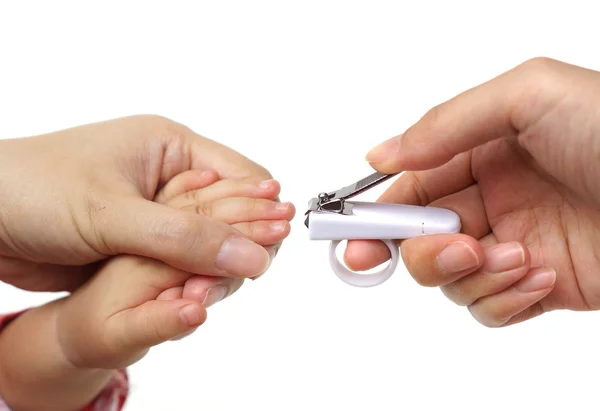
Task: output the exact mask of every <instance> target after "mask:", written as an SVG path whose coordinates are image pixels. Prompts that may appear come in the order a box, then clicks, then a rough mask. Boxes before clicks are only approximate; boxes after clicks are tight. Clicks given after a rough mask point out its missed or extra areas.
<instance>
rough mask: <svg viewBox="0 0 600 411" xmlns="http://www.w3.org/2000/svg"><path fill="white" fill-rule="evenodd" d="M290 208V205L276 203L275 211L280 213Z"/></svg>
mask: <svg viewBox="0 0 600 411" xmlns="http://www.w3.org/2000/svg"><path fill="white" fill-rule="evenodd" d="M289 207H290V203H289V202H288V203H276V204H275V209H276V210H280V211H286V210H287V209H288V208H289Z"/></svg>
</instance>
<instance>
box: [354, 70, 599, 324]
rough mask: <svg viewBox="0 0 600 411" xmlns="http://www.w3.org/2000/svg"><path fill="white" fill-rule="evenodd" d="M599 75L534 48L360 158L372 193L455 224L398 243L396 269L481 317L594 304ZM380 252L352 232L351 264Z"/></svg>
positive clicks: (370, 261) (365, 263) (511, 319)
mask: <svg viewBox="0 0 600 411" xmlns="http://www.w3.org/2000/svg"><path fill="white" fill-rule="evenodd" d="M599 107H600V73H598V72H595V71H591V70H587V69H584V68H580V67H576V66H572V65H568V64H565V63H562V62H558V61H554V60H550V59H543V58H537V59H533V60H530V61H528V62H526V63H524V64H522V65H520V66H518V67H516V68H514V69H513V70H511V71H508V72H507V73H504V74H502V75H500V76H498V77H497V78H495V79H492V80H491V81H489V82H487V83H485V84H483V85H480V86H477V87H475V88H473V89H471V90H468V91H466V92H465V93H462V94H460V95H459V96H457V97H455V98H453V99H451V100H449V101H448V102H445V103H443V104H441V105H439V106H437V107H435V108H434V109H432V110H430V111H429V112H428V113H427V114H426V115H425V116H424V117H423V118H422V119H421V120H420V121H418V122H417V123H416V124H415V125H413V126H412V127H410V128H409V129H408V130H407V131H406V132H405V133H404V134H403V136H401V137H395V138H392V139H391V140H389V141H387V142H384V143H382V144H381V145H380V146H378V147H376V148H375V149H373V150H372V151H371V152H370V153H369V154H368V156H367V160H368V161H369V162H370V163H371V164H372V166H373V167H374V168H375V169H376V170H378V171H380V172H384V173H395V172H401V171H406V172H405V173H403V174H402V175H401V176H400V177H399V179H398V180H397V181H396V182H395V183H394V184H393V185H392V186H391V187H390V188H389V189H388V190H387V191H386V192H385V194H383V196H382V197H381V198H380V199H379V201H381V202H395V203H408V204H418V205H432V206H437V207H444V208H448V209H451V210H454V211H455V212H457V213H458V214H459V215H460V216H461V219H462V224H463V230H462V233H461V234H455V235H435V236H425V237H420V238H414V239H409V240H406V241H403V242H401V251H402V256H403V258H404V261H405V264H406V266H407V269H408V271H409V272H410V273H411V275H412V276H413V277H414V278H415V280H416V281H417V282H418V283H419V284H422V285H424V286H440V287H441V289H442V291H443V292H444V294H445V295H446V296H447V297H448V298H449V299H450V300H452V301H454V302H455V303H457V304H460V305H464V306H468V308H469V310H470V312H471V314H472V315H473V316H474V317H475V319H477V320H478V321H479V322H481V323H482V324H484V325H486V326H489V327H498V326H503V325H508V324H514V323H517V322H520V321H523V320H527V319H530V318H532V317H534V316H537V315H539V314H541V313H543V312H547V311H550V310H555V309H571V310H595V309H598V308H599V307H600V161H599V160H600V109H599ZM388 258H389V252H388V251H387V248H386V247H385V246H383V245H382V244H381V243H379V242H364V241H353V242H351V244H349V246H348V248H347V250H346V254H345V260H346V263H347V264H348V265H349V266H350V267H352V268H353V269H355V270H364V269H368V268H371V267H374V266H376V265H378V264H380V263H382V262H384V261H385V260H386V259H388Z"/></svg>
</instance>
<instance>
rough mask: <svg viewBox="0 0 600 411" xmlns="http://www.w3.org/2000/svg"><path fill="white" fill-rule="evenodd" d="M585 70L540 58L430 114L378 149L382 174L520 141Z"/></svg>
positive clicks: (374, 159)
mask: <svg viewBox="0 0 600 411" xmlns="http://www.w3.org/2000/svg"><path fill="white" fill-rule="evenodd" d="M582 71H584V69H582V68H579V67H575V66H572V65H568V64H566V63H562V62H559V61H555V60H551V59H545V58H536V59H532V60H529V61H527V62H525V63H523V64H521V65H519V66H517V67H515V68H513V69H512V70H509V71H507V72H506V73H503V74H501V75H500V76H498V77H495V78H493V79H492V80H490V81H488V82H486V83H483V84H481V85H479V86H476V87H474V88H472V89H470V90H467V91H465V92H463V93H461V94H459V95H458V96H456V97H454V98H452V99H450V100H448V101H446V102H444V103H442V104H440V105H438V106H436V107H434V108H433V109H431V110H429V111H428V112H427V113H426V114H425V115H424V116H423V117H422V118H421V119H420V120H419V121H417V123H415V124H414V125H413V126H411V127H410V128H409V129H408V130H406V131H405V132H404V133H403V134H402V135H399V136H396V137H393V138H391V139H389V140H387V141H385V142H383V143H382V144H380V145H378V146H377V147H375V148H374V149H372V150H371V151H370V152H369V153H368V154H367V161H368V162H369V163H370V164H371V166H372V167H373V168H375V169H376V170H377V171H379V172H382V173H389V174H392V173H398V172H401V171H409V170H426V169H432V168H435V167H438V166H441V165H443V164H445V163H446V162H448V161H450V160H451V159H452V158H453V157H454V156H456V155H457V154H460V153H463V152H466V151H468V150H470V149H473V148H475V147H477V146H480V145H482V144H484V143H487V142H489V141H491V140H495V139H498V138H501V137H513V136H517V135H518V134H519V132H520V131H521V130H525V129H526V128H527V127H528V126H529V125H530V124H531V122H533V121H535V120H536V119H538V118H540V117H541V116H542V115H543V113H544V112H545V111H546V110H548V109H549V108H550V107H552V105H553V103H554V102H556V101H557V100H558V99H559V98H560V97H561V96H562V95H563V94H564V88H563V87H562V86H561V84H562V82H561V81H558V80H559V79H561V78H565V77H569V76H573V75H574V74H575V75H580V74H581V72H582Z"/></svg>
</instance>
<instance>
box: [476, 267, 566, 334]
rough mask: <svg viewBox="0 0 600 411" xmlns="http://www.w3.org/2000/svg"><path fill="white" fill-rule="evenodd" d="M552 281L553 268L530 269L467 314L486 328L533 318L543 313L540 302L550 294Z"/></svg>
mask: <svg viewBox="0 0 600 411" xmlns="http://www.w3.org/2000/svg"><path fill="white" fill-rule="evenodd" d="M555 282H556V272H555V271H554V270H553V269H552V268H549V267H537V268H533V269H531V270H529V272H528V273H527V275H526V276H525V277H523V278H522V279H521V280H520V281H518V282H517V283H516V284H515V285H514V286H513V287H510V288H508V289H506V290H504V291H502V292H499V293H497V294H493V295H490V296H487V297H483V298H481V299H479V300H477V301H475V302H474V303H473V304H471V305H469V311H470V312H471V315H472V316H473V317H474V318H475V319H476V320H477V321H478V322H480V323H481V324H483V325H485V326H487V327H501V326H504V325H508V324H515V323H517V322H521V321H524V320H527V319H530V318H533V317H535V316H537V315H539V314H541V313H542V312H543V309H542V306H541V305H540V304H539V301H540V300H541V299H542V298H544V297H546V296H547V295H548V294H549V293H550V292H551V291H552V289H553V287H554V284H555Z"/></svg>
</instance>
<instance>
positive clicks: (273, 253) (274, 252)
mask: <svg viewBox="0 0 600 411" xmlns="http://www.w3.org/2000/svg"><path fill="white" fill-rule="evenodd" d="M268 251H269V261H271V263H272V262H273V260H274V259H275V256H276V255H277V247H272V248H269V250H268ZM270 266H271V264H269V267H270ZM269 267H267V270H268V269H269ZM267 270H265V272H266V271H267ZM263 274H264V272H263V273H261V274H259V275H257V276H256V277H252V278H251V280H252V281H255V280H258V279H259V278H260V277H262V276H263Z"/></svg>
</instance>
